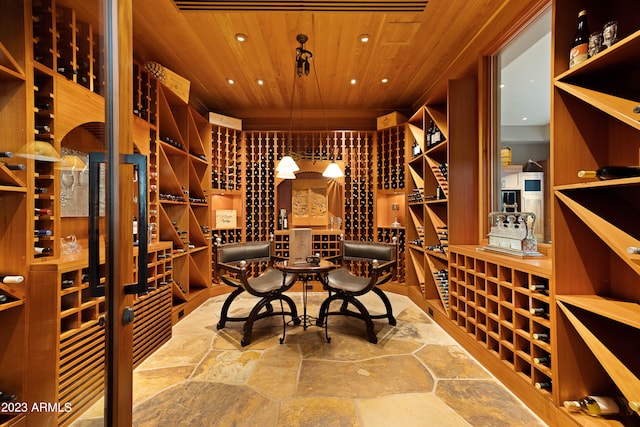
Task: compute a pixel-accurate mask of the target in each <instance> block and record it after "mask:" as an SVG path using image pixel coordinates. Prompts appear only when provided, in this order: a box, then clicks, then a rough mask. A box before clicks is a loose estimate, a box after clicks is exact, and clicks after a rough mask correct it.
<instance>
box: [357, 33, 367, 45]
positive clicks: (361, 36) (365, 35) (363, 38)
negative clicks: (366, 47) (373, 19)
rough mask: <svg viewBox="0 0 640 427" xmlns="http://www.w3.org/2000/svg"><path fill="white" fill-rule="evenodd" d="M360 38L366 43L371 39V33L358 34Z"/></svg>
mask: <svg viewBox="0 0 640 427" xmlns="http://www.w3.org/2000/svg"><path fill="white" fill-rule="evenodd" d="M358 39H359V40H360V41H361V42H362V43H366V42H368V41H369V34H360V35H359V36H358Z"/></svg>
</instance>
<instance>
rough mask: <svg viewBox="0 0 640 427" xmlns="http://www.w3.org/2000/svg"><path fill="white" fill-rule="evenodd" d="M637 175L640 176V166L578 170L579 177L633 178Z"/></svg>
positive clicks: (603, 178)
mask: <svg viewBox="0 0 640 427" xmlns="http://www.w3.org/2000/svg"><path fill="white" fill-rule="evenodd" d="M636 176H640V166H603V167H601V168H600V169H598V170H595V171H589V170H581V171H579V172H578V177H580V178H598V179H601V180H605V179H618V178H633V177H636Z"/></svg>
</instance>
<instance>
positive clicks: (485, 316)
mask: <svg viewBox="0 0 640 427" xmlns="http://www.w3.org/2000/svg"><path fill="white" fill-rule="evenodd" d="M450 255H451V263H450V270H449V288H450V289H449V301H450V305H449V312H450V318H451V320H452V321H453V322H454V323H455V324H456V325H457V326H458V327H459V328H461V329H462V330H463V331H464V332H465V333H467V334H468V335H469V336H470V337H471V338H472V339H474V340H476V341H477V342H479V343H480V344H481V345H482V346H483V347H484V348H486V349H487V351H488V352H489V353H490V354H492V355H493V356H495V357H497V358H498V359H499V360H501V361H502V362H503V363H504V364H506V365H507V366H509V367H510V368H511V369H513V371H514V372H516V373H517V374H518V375H517V376H518V377H520V378H522V379H524V380H525V381H526V383H527V384H528V385H529V386H531V387H534V385H535V384H551V383H552V382H553V381H554V380H555V379H554V375H553V370H552V368H551V364H550V363H536V361H537V360H540V359H542V358H544V357H551V344H550V339H552V338H551V336H552V332H551V324H552V322H553V321H554V319H553V318H551V317H550V297H549V286H550V284H551V261H550V259H548V258H544V259H542V260H514V259H513V257H509V256H505V255H497V254H490V253H484V252H478V251H477V246H452V248H451V254H450ZM533 285H541V286H544V290H540V291H539V290H532V289H531V286H533ZM532 309H534V310H535V309H543V313H542V314H538V315H537V314H532V312H531V310H532ZM538 336H540V337H544V339H536V337H538ZM539 392H540V393H542V394H545V395H547V396H548V397H549V398H550V390H549V389H544V388H541V389H539Z"/></svg>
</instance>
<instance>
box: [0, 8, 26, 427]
mask: <svg viewBox="0 0 640 427" xmlns="http://www.w3.org/2000/svg"><path fill="white" fill-rule="evenodd" d="M2 9H3V10H2V13H1V14H0V93H2V99H3V102H2V106H0V141H2V149H1V151H7V152H10V153H12V154H14V157H0V204H1V205H2V209H0V224H1V227H2V233H0V275H2V276H4V275H20V276H23V277H25V279H26V278H27V273H28V270H27V266H26V265H25V263H24V261H23V259H22V257H23V256H24V255H25V254H30V251H31V250H32V249H31V248H32V246H33V236H32V234H31V233H33V232H32V231H31V228H32V225H31V218H32V214H31V213H30V212H29V208H30V203H29V200H30V198H31V196H32V194H33V193H32V191H33V189H32V187H31V184H30V182H29V179H28V177H29V176H30V175H29V174H30V173H32V172H33V164H32V163H30V162H28V161H27V160H26V159H23V158H20V157H17V156H15V154H17V153H18V152H19V150H20V149H21V148H22V147H23V146H24V145H25V144H26V142H27V138H28V136H27V134H26V130H27V129H30V127H31V126H32V125H31V124H30V121H31V120H32V119H31V117H29V114H28V111H27V108H28V107H27V105H26V104H27V96H28V94H29V90H30V88H29V87H28V83H27V81H28V80H29V77H28V70H27V64H28V62H27V58H28V53H27V51H26V47H25V37H26V36H25V35H26V33H27V29H26V28H25V19H24V18H25V16H26V15H25V14H26V13H27V10H26V5H25V4H24V2H23V1H22V0H20V1H15V2H10V3H8V4H6V5H3V6H2ZM3 162H6V163H7V164H9V165H20V164H23V165H25V169H24V170H15V169H13V168H12V169H9V168H7V167H5V166H4V165H3V164H2V163H3ZM28 284H29V282H28V280H25V281H23V282H22V283H18V284H6V283H0V295H2V296H3V297H4V298H6V300H5V302H3V303H0V323H1V324H2V329H3V331H10V332H9V333H4V332H3V333H1V334H0V354H1V355H2V357H1V358H0V370H1V371H2V375H0V391H1V392H2V393H6V394H9V395H11V394H15V395H16V400H21V399H24V397H25V389H24V378H25V374H26V371H27V369H28V365H27V364H26V363H25V358H26V356H27V343H26V335H27V330H28V327H27V322H26V313H27V308H26V306H27V300H26V293H27V287H28ZM4 298H3V299H4ZM24 422H25V416H24V414H0V426H2V427H5V426H9V425H24Z"/></svg>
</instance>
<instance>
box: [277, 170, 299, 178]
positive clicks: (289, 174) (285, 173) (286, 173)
mask: <svg viewBox="0 0 640 427" xmlns="http://www.w3.org/2000/svg"><path fill="white" fill-rule="evenodd" d="M276 178H281V179H296V174H295V173H293V171H278V173H277V174H276Z"/></svg>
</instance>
